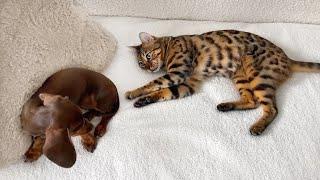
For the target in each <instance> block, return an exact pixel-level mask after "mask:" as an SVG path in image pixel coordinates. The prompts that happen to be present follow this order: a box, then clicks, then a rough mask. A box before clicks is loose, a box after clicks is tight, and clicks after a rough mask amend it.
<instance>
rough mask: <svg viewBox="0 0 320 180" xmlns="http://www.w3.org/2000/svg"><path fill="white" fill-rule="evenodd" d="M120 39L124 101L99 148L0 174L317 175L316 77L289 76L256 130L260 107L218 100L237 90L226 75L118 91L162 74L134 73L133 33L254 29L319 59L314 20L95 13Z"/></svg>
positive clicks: (114, 67)
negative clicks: (273, 109) (179, 89)
mask: <svg viewBox="0 0 320 180" xmlns="http://www.w3.org/2000/svg"><path fill="white" fill-rule="evenodd" d="M95 19H96V21H97V22H99V23H101V24H102V25H103V26H104V27H108V30H109V31H111V32H112V33H114V35H115V37H116V38H117V39H118V42H119V49H118V51H117V54H116V59H115V60H114V61H113V62H112V64H111V65H110V66H109V68H108V70H107V71H105V75H107V76H108V77H109V78H111V79H112V80H113V81H114V82H115V84H116V85H117V87H118V90H119V93H120V97H121V99H120V100H121V107H120V110H119V112H118V114H117V115H116V116H115V117H114V118H113V119H112V121H111V123H110V124H109V128H108V132H107V134H106V135H105V136H104V137H103V138H102V139H100V141H99V144H98V147H97V149H96V151H95V152H94V153H93V154H91V153H88V152H86V151H85V150H83V148H82V147H81V145H80V143H79V139H78V138H75V139H74V141H76V143H75V144H76V150H77V153H78V159H77V162H76V164H75V165H74V166H73V167H72V168H71V169H63V168H60V167H58V166H56V165H55V164H53V163H51V162H50V161H49V160H47V159H46V158H45V157H42V158H40V160H38V161H37V162H35V163H32V164H26V163H23V162H21V163H19V164H16V165H12V166H10V167H8V168H6V169H1V170H0V177H1V179H21V178H23V179H146V180H147V179H165V180H167V179H245V180H247V179H319V178H320V173H319V172H320V131H319V129H320V115H319V112H320V104H319V99H320V90H319V89H320V80H319V78H320V74H294V75H293V77H292V78H291V79H290V80H288V81H287V82H286V83H285V84H284V85H283V86H281V88H280V89H279V91H278V96H277V100H278V108H279V111H280V113H279V116H278V117H277V119H276V120H275V121H274V122H273V123H272V125H271V126H270V127H268V129H267V130H266V132H265V133H264V134H263V135H262V136H260V137H253V136H251V135H250V134H249V131H248V129H249V127H250V125H251V124H252V123H253V122H254V121H255V120H256V119H257V118H258V117H259V116H260V113H261V109H257V110H251V111H236V112H228V113H222V112H218V111H217V110H216V105H217V104H218V103H221V102H224V101H229V100H235V99H237V98H238V94H237V92H236V90H235V88H234V87H233V85H232V83H231V81H230V80H228V79H224V78H212V79H210V80H208V81H207V82H205V83H204V85H203V87H202V89H201V91H200V92H198V93H196V94H195V95H193V96H192V97H188V98H184V99H180V100H174V101H168V102H163V103H157V104H153V105H150V106H147V107H144V108H141V109H137V108H134V107H133V101H128V100H125V98H124V95H123V94H124V92H125V91H127V90H130V89H133V88H136V87H138V86H141V85H143V84H144V83H147V82H148V81H150V80H152V79H154V78H156V77H158V76H160V74H150V73H148V72H145V71H143V70H140V69H139V67H138V65H137V62H136V61H135V57H134V56H133V54H132V52H131V51H130V50H129V49H128V48H127V46H128V45H135V44H138V43H139V40H138V33H139V32H140V31H146V32H150V33H153V34H154V35H158V36H162V35H181V34H192V33H202V32H206V31H210V30H216V29H231V28H232V29H239V30H245V31H250V32H254V33H256V34H259V35H261V36H263V37H266V38H268V39H269V40H271V41H273V42H274V43H276V44H278V45H279V46H280V47H282V48H283V49H284V50H285V51H286V53H287V54H288V55H289V56H290V57H291V58H293V59H299V60H304V61H306V60H312V61H316V62H320V26H317V25H303V24H300V25H299V24H244V23H216V22H194V21H173V20H171V21H161V20H152V19H134V18H100V17H96V18H95Z"/></svg>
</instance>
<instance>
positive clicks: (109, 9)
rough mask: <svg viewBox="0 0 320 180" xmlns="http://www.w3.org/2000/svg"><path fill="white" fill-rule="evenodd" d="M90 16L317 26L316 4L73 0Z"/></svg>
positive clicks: (299, 0)
mask: <svg viewBox="0 0 320 180" xmlns="http://www.w3.org/2000/svg"><path fill="white" fill-rule="evenodd" d="M74 3H75V4H76V5H80V6H83V7H85V8H86V9H87V10H88V11H89V13H90V14H91V15H107V16H134V17H151V18H161V19H186V20H211V21H225V22H226V21H227V22H299V23H314V24H320V10H319V8H320V1H319V0H171V1H168V0H74Z"/></svg>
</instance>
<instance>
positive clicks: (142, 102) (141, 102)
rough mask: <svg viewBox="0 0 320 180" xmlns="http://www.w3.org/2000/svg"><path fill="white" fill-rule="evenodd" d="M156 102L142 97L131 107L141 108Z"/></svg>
mask: <svg viewBox="0 0 320 180" xmlns="http://www.w3.org/2000/svg"><path fill="white" fill-rule="evenodd" d="M155 102H156V101H155V100H154V99H152V98H150V97H143V98H140V99H138V100H137V101H136V102H135V103H134V104H133V105H134V107H137V108H139V107H143V106H146V105H148V104H152V103H155Z"/></svg>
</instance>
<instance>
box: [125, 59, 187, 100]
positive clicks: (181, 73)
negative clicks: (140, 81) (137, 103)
mask: <svg viewBox="0 0 320 180" xmlns="http://www.w3.org/2000/svg"><path fill="white" fill-rule="evenodd" d="M189 71H190V68H189V67H188V66H187V65H181V64H180V66H179V67H172V68H171V69H170V70H169V71H168V73H167V74H166V75H164V76H162V77H159V78H157V79H155V80H153V81H151V82H150V83H148V84H146V85H145V86H142V87H140V88H137V89H135V90H133V91H128V92H126V94H125V96H126V98H127V99H134V98H137V97H140V96H143V95H146V94H149V93H151V92H154V91H158V90H160V89H163V88H168V87H172V86H177V85H179V84H181V83H183V82H185V80H186V78H187V77H188V75H189Z"/></svg>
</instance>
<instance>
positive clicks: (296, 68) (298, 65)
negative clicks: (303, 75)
mask: <svg viewBox="0 0 320 180" xmlns="http://www.w3.org/2000/svg"><path fill="white" fill-rule="evenodd" d="M291 71H293V72H320V63H315V62H302V61H295V60H291Z"/></svg>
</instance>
